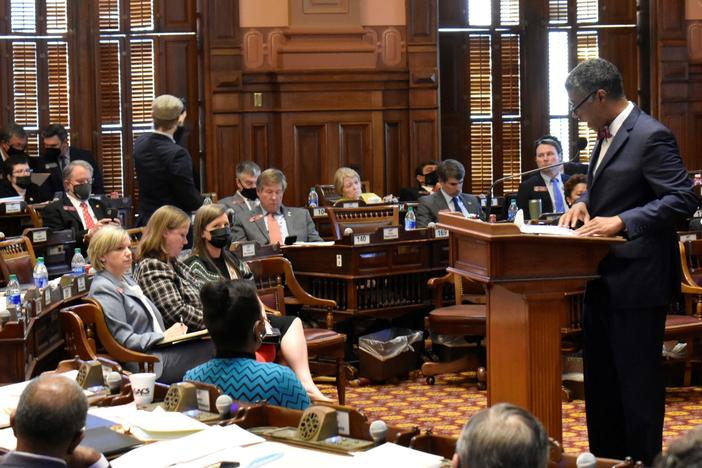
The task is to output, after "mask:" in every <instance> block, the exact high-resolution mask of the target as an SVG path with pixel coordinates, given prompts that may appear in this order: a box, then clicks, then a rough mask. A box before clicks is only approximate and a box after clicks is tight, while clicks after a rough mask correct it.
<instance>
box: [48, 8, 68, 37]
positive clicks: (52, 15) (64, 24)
mask: <svg viewBox="0 0 702 468" xmlns="http://www.w3.org/2000/svg"><path fill="white" fill-rule="evenodd" d="M66 9H67V5H66V0H46V32H47V33H49V34H61V33H65V32H66V31H68V17H67V12H66Z"/></svg>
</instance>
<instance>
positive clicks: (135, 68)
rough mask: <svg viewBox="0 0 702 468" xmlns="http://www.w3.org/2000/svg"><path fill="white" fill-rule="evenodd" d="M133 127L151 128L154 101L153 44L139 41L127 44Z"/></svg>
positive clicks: (142, 40)
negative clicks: (129, 59) (128, 48)
mask: <svg viewBox="0 0 702 468" xmlns="http://www.w3.org/2000/svg"><path fill="white" fill-rule="evenodd" d="M129 47H130V58H131V61H130V65H131V83H132V87H131V91H132V122H133V123H134V126H135V127H137V126H142V125H144V126H146V127H150V126H151V103H152V102H153V100H154V97H155V95H154V93H155V83H154V42H153V40H151V39H139V40H132V41H130V42H129Z"/></svg>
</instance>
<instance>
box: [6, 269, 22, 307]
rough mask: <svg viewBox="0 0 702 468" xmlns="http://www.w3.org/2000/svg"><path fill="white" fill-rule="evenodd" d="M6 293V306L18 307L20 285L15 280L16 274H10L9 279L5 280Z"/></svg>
mask: <svg viewBox="0 0 702 468" xmlns="http://www.w3.org/2000/svg"><path fill="white" fill-rule="evenodd" d="M5 294H6V295H7V308H8V309H15V310H18V309H19V308H20V302H21V299H20V285H19V281H17V275H16V274H14V273H13V274H11V275H10V281H8V282H7V289H6V290H5Z"/></svg>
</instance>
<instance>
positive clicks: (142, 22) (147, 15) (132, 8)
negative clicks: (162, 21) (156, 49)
mask: <svg viewBox="0 0 702 468" xmlns="http://www.w3.org/2000/svg"><path fill="white" fill-rule="evenodd" d="M129 20H130V24H129V27H130V29H131V30H132V31H151V30H153V29H154V3H153V0H130V1H129Z"/></svg>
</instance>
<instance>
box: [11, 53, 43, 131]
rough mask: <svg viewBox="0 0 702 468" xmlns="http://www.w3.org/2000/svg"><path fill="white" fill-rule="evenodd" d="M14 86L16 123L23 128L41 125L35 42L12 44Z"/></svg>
mask: <svg viewBox="0 0 702 468" xmlns="http://www.w3.org/2000/svg"><path fill="white" fill-rule="evenodd" d="M12 85H13V94H14V98H15V101H14V113H15V117H14V119H15V122H17V123H18V124H19V125H22V126H23V127H31V128H37V126H38V125H39V118H38V114H39V99H38V94H39V93H38V90H37V45H36V43H34V42H13V43H12Z"/></svg>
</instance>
